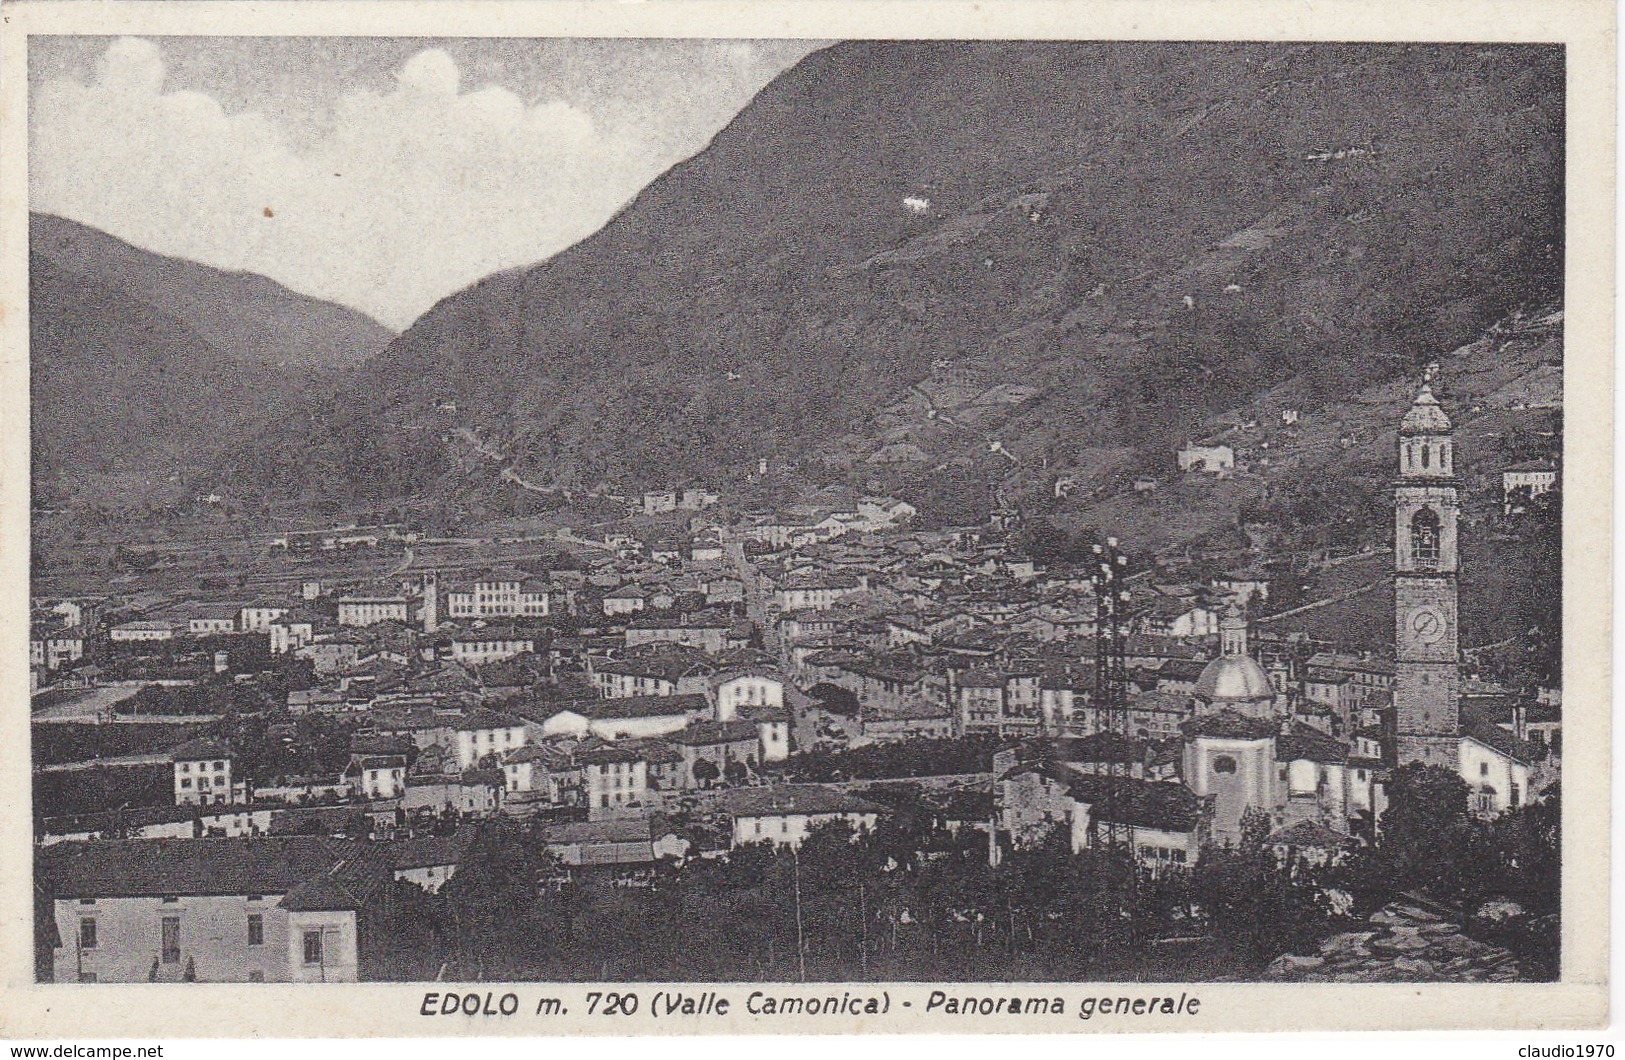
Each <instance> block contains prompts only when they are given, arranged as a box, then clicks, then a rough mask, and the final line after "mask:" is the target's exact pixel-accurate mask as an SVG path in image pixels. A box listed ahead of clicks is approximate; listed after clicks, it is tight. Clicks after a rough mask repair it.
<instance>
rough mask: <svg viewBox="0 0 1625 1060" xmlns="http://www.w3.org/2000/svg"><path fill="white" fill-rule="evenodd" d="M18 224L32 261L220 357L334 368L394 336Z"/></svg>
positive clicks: (67, 229) (261, 279)
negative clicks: (119, 296)
mask: <svg viewBox="0 0 1625 1060" xmlns="http://www.w3.org/2000/svg"><path fill="white" fill-rule="evenodd" d="M28 222H29V249H30V251H31V252H32V253H34V254H36V255H38V256H39V257H42V258H45V259H48V260H50V261H52V262H53V263H54V264H55V265H56V266H57V267H58V268H60V269H63V270H66V271H69V272H74V273H79V274H83V275H86V276H89V277H92V278H94V279H95V280H96V281H97V282H99V283H102V284H106V285H111V286H116V287H119V288H122V289H123V290H125V291H126V292H127V293H129V294H130V296H131V297H133V298H136V299H138V300H140V301H142V302H145V303H147V304H148V305H151V306H153V307H154V308H156V309H159V310H161V311H163V312H165V313H168V314H169V315H171V316H174V317H176V318H178V319H181V320H185V321H187V322H188V325H189V326H190V327H191V328H192V330H193V331H195V332H197V333H198V335H199V336H200V337H201V338H203V339H204V340H205V341H207V342H208V343H209V344H210V345H211V346H212V347H214V348H215V349H217V350H219V351H220V352H221V353H223V354H225V355H227V356H231V357H234V358H238V359H241V360H248V361H258V362H262V363H267V364H273V365H278V366H284V367H299V368H316V369H335V368H344V367H349V366H351V365H354V364H357V363H359V362H360V361H362V360H365V359H366V358H367V357H369V356H371V355H372V354H373V353H376V352H377V351H378V350H379V349H381V348H382V347H383V346H385V345H387V344H388V342H389V341H390V340H391V339H392V338H394V335H395V333H394V332H393V331H391V330H390V329H389V328H386V327H384V326H383V325H382V324H380V323H378V322H377V321H376V320H373V319H372V318H371V317H369V316H367V315H366V314H365V313H362V312H361V311H360V310H356V309H351V308H349V307H348V306H341V305H338V304H336V303H333V302H328V301H324V300H323V299H320V298H316V297H314V296H311V295H307V294H302V293H300V292H298V291H294V290H292V289H291V288H289V287H287V286H286V285H284V284H281V283H278V282H277V281H275V280H272V279H270V278H269V277H266V276H262V275H260V274H258V273H254V272H249V271H247V270H242V269H219V268H215V267H214V266H210V265H203V264H201V263H199V262H196V261H192V260H190V259H187V258H180V257H175V256H173V255H169V254H161V253H158V252H157V251H152V250H147V249H144V248H142V247H138V246H136V245H135V244H133V243H130V242H129V241H128V240H124V239H120V238H119V237H117V236H114V235H111V234H109V233H107V232H104V231H102V230H100V229H98V228H94V227H92V226H90V225H86V224H83V223H81V222H78V221H74V220H71V219H69V218H66V217H61V216H58V215H56V214H48V213H30V214H29V218H28Z"/></svg>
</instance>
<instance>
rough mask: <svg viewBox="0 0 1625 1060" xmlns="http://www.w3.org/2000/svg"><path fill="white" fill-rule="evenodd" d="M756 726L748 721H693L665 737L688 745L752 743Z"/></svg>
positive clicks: (673, 741)
mask: <svg viewBox="0 0 1625 1060" xmlns="http://www.w3.org/2000/svg"><path fill="white" fill-rule="evenodd" d="M756 735H757V734H756V726H755V725H753V724H751V723H750V722H748V721H693V722H689V724H688V727H687V728H686V729H683V730H682V731H681V732H675V733H672V734H671V735H670V736H668V737H666V738H667V739H668V740H670V741H671V742H672V743H679V744H684V745H686V746H688V747H711V746H715V745H717V744H724V743H745V742H747V741H749V742H752V743H754V742H755V740H756Z"/></svg>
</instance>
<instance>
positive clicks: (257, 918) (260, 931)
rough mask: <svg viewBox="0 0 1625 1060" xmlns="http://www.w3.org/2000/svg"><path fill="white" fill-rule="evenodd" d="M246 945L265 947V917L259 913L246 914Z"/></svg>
mask: <svg viewBox="0 0 1625 1060" xmlns="http://www.w3.org/2000/svg"><path fill="white" fill-rule="evenodd" d="M248 944H249V945H250V946H263V945H265V917H263V916H261V915H260V914H259V913H250V914H248Z"/></svg>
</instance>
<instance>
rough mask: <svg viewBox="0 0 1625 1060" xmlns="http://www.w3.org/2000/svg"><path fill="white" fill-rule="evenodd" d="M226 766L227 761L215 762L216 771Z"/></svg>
mask: <svg viewBox="0 0 1625 1060" xmlns="http://www.w3.org/2000/svg"><path fill="white" fill-rule="evenodd" d="M225 768H226V763H224V762H216V763H215V764H214V771H215V772H216V773H218V772H220V771H221V770H222V769H225Z"/></svg>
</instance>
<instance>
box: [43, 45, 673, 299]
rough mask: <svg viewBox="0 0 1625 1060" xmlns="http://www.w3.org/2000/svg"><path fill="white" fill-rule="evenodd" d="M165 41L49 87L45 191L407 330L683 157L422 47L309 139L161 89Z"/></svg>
mask: <svg viewBox="0 0 1625 1060" xmlns="http://www.w3.org/2000/svg"><path fill="white" fill-rule="evenodd" d="M164 79H165V71H164V64H163V58H162V55H161V53H160V50H159V49H158V47H157V46H155V45H154V44H152V43H151V42H149V41H144V40H136V39H129V38H126V39H122V40H119V41H116V42H115V43H113V44H112V45H110V46H109V47H108V49H107V52H106V53H105V55H104V56H103V57H102V60H101V62H100V63H99V65H98V67H97V70H96V73H95V76H94V78H93V79H92V81H91V83H89V84H85V83H81V82H79V81H75V80H71V79H64V78H57V79H53V80H49V81H46V82H45V83H43V84H42V85H41V87H40V89H39V91H38V92H37V94H36V96H35V98H34V100H33V106H32V113H31V130H30V152H31V157H30V168H29V178H30V201H31V205H32V207H33V208H34V209H37V210H42V211H46V212H51V213H58V214H62V215H64V216H67V217H70V218H73V219H75V220H78V221H82V222H84V223H86V224H90V225H93V226H95V227H98V228H102V229H104V230H106V231H109V232H111V233H112V234H114V235H117V236H119V237H121V238H123V239H127V240H129V241H131V242H133V243H136V244H138V245H141V246H145V247H148V248H151V249H153V250H156V251H159V252H161V253H167V254H175V255H179V256H183V257H188V258H192V259H194V260H197V261H202V262H205V263H206V264H210V265H216V266H220V267H224V268H234V269H247V270H251V271H254V272H259V273H263V274H264V275H267V276H270V277H272V278H273V279H276V280H278V281H280V282H282V283H285V284H288V285H289V286H290V287H294V288H296V289H298V290H301V291H305V292H308V293H310V294H314V295H318V296H320V297H325V298H331V299H334V300H337V301H340V302H343V303H345V304H348V305H352V306H356V307H357V308H360V309H363V310H365V311H367V312H369V313H371V314H373V315H374V316H376V317H378V318H379V319H380V320H382V321H384V322H385V323H388V324H390V325H392V326H395V327H404V326H405V325H406V324H408V323H410V322H411V320H412V319H414V318H415V317H416V316H417V315H418V314H419V313H421V312H422V311H423V310H425V309H427V308H428V307H429V306H430V305H431V304H432V303H433V302H434V301H435V300H436V299H437V298H440V297H442V296H444V295H446V294H449V293H451V292H452V291H454V290H457V289H458V288H460V287H463V286H466V285H467V284H469V283H472V282H473V281H475V280H477V279H479V278H480V277H481V276H484V275H486V274H488V273H490V272H493V271H495V270H497V269H502V268H508V267H512V266H515V265H520V264H524V263H527V262H532V261H536V260H538V259H540V258H543V257H546V256H547V255H549V254H552V253H555V252H557V251H558V250H560V249H562V248H563V247H565V246H567V245H568V244H569V243H571V242H574V241H575V240H578V239H580V238H582V237H584V236H586V235H588V234H590V232H591V231H592V230H594V229H595V228H597V227H598V226H599V225H600V224H602V222H603V221H604V220H606V219H607V218H608V216H609V215H610V213H611V212H612V211H613V210H614V209H615V208H616V207H618V206H619V205H620V204H621V203H623V202H625V201H626V199H628V198H629V197H630V196H631V195H633V194H634V193H635V192H636V191H637V190H638V189H639V188H640V187H641V186H642V185H643V184H645V183H647V181H648V180H650V179H651V178H652V177H654V176H655V175H656V173H657V172H658V170H659V169H661V168H663V167H664V165H665V164H667V163H668V162H669V161H670V160H669V159H666V160H662V159H659V158H656V157H652V156H651V155H650V153H649V152H648V151H645V150H640V149H639V145H638V144H637V143H636V142H634V141H633V140H631V139H629V138H627V134H624V133H623V134H618V135H611V134H609V133H606V132H605V131H603V130H600V129H599V128H597V127H596V126H595V124H594V122H593V120H592V118H591V117H590V116H589V115H588V114H587V113H586V112H585V111H583V110H581V109H579V108H577V107H575V106H572V105H571V104H569V103H566V102H564V101H561V100H556V99H555V100H545V101H542V102H539V103H535V104H530V103H527V102H526V101H525V100H524V99H522V98H520V96H518V95H516V94H515V93H514V92H512V91H510V90H508V89H507V88H503V87H500V86H495V85H482V86H477V87H474V88H472V89H471V90H465V89H464V86H463V85H462V83H461V82H462V78H461V75H460V73H459V70H458V68H457V64H456V62H455V61H454V60H453V59H452V57H451V56H450V55H448V54H447V53H446V52H445V51H442V50H440V49H438V48H435V49H429V50H426V51H423V52H420V53H418V54H417V55H415V56H413V57H412V58H410V59H409V60H408V61H407V62H405V63H404V64H403V65H402V66H401V68H400V70H399V71H398V73H397V81H396V86H395V87H394V88H393V89H391V90H389V91H387V92H376V91H354V92H350V93H348V94H345V95H343V96H341V97H340V98H339V99H338V100H337V101H336V102H335V104H334V107H333V113H332V120H331V124H330V125H329V126H328V127H327V128H325V129H324V131H323V132H322V134H321V135H319V136H318V137H316V138H315V139H314V140H313V141H312V142H310V143H308V144H307V145H305V146H302V147H299V148H295V147H294V146H291V145H290V143H289V142H288V140H287V138H285V137H284V136H283V135H282V132H281V130H280V129H279V128H278V127H277V126H276V124H275V123H274V122H272V121H270V120H268V119H266V118H265V117H263V116H261V115H259V114H254V113H243V114H227V113H226V112H225V111H224V110H223V109H222V108H221V106H220V105H219V104H218V103H217V102H216V101H215V100H214V99H213V98H211V97H210V96H208V95H206V94H203V93H199V92H190V91H186V92H181V91H175V92H165V91H164Z"/></svg>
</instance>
